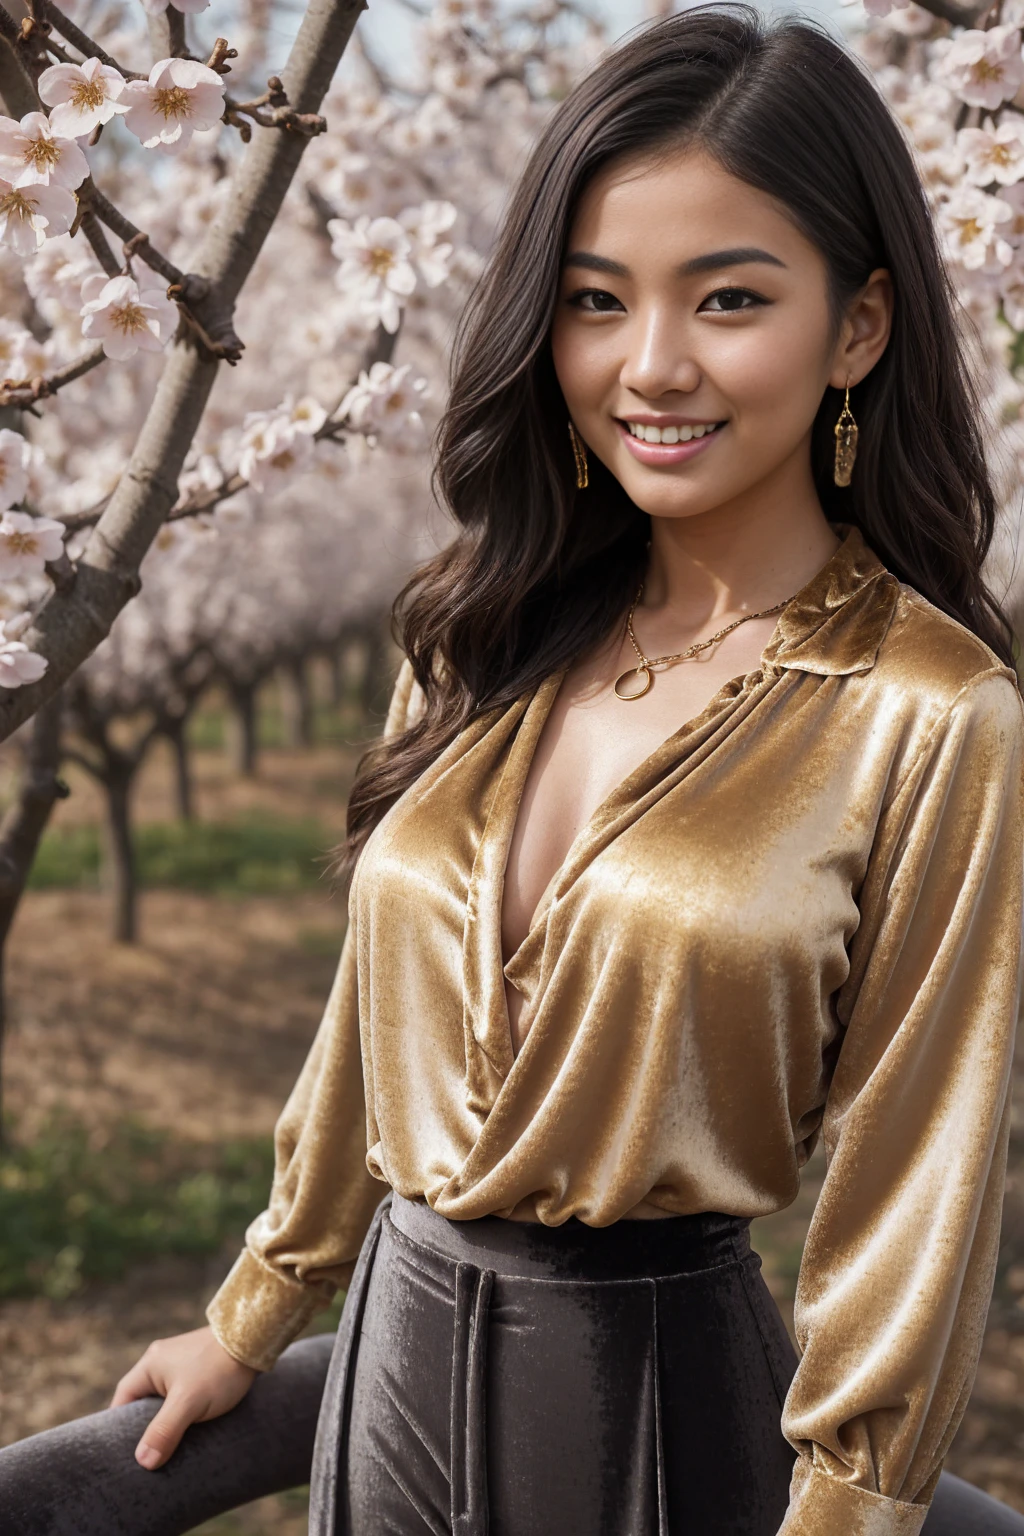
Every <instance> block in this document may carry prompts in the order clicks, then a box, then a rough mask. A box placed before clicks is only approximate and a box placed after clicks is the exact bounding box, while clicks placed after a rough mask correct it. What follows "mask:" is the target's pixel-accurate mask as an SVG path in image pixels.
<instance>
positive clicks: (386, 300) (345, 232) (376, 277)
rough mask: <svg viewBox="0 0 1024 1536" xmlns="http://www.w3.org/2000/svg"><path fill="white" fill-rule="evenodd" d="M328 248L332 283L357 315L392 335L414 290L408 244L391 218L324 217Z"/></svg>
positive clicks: (400, 229) (414, 279) (410, 251)
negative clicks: (334, 262)
mask: <svg viewBox="0 0 1024 1536" xmlns="http://www.w3.org/2000/svg"><path fill="white" fill-rule="evenodd" d="M327 230H328V233H329V234H330V236H331V250H332V251H333V252H334V254H335V256H337V257H339V258H340V262H341V265H340V266H339V267H338V270H337V273H336V274H335V281H336V282H337V284H338V287H339V288H340V289H341V290H342V292H343V293H346V294H348V295H349V296H350V297H351V298H353V299H354V300H355V301H356V303H357V304H358V305H359V308H360V311H361V312H362V313H363V314H364V315H366V316H367V318H368V319H370V318H372V319H373V320H374V321H379V322H380V324H381V325H382V326H383V327H384V329H385V330H386V331H389V332H390V333H391V335H392V336H393V335H394V334H395V332H396V331H397V330H398V321H399V317H400V315H401V310H402V306H401V303H400V302H399V301H400V300H404V299H406V298H407V297H408V296H409V294H410V293H412V292H413V290H414V289H415V287H416V272H415V270H414V268H413V266H412V264H411V262H410V260H409V258H410V255H411V253H412V244H411V242H410V240H409V238H408V236H407V235H406V233H405V230H404V229H403V228H402V226H401V224H399V223H398V221H397V220H396V219H371V218H370V217H369V216H368V215H367V214H364V215H363V216H362V218H359V219H357V220H356V222H355V224H354V225H353V224H349V222H348V220H347V219H329V220H328V222H327Z"/></svg>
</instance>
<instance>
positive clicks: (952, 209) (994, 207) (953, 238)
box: [939, 186, 1013, 272]
mask: <svg viewBox="0 0 1024 1536" xmlns="http://www.w3.org/2000/svg"><path fill="white" fill-rule="evenodd" d="M1012 217H1013V209H1012V208H1011V207H1010V205H1009V203H1007V202H1004V201H1003V200H1002V198H998V197H990V196H989V194H988V193H987V192H982V191H980V190H979V189H978V188H977V187H968V186H960V187H957V189H956V190H955V192H954V193H953V195H952V197H950V198H949V199H948V201H947V202H945V203H944V204H943V205H942V206H941V208H940V209H939V227H940V229H941V230H942V231H943V233H944V234H945V236H946V244H947V248H948V250H949V253H950V255H951V257H952V258H953V259H954V260H955V261H958V262H959V263H960V264H961V266H963V267H966V268H967V270H968V271H982V270H984V271H989V272H991V271H999V270H1000V269H1001V268H1003V267H1008V266H1009V265H1010V262H1011V260H1012V259H1013V250H1012V248H1011V246H1010V245H1009V243H1008V242H1007V240H1006V239H1005V238H1004V237H1003V236H1002V235H1000V234H998V233H997V227H998V226H1000V225H1003V224H1006V223H1008V222H1009V221H1010V219H1012Z"/></svg>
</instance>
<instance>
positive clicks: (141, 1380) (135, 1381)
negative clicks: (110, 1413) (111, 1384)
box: [110, 1356, 164, 1408]
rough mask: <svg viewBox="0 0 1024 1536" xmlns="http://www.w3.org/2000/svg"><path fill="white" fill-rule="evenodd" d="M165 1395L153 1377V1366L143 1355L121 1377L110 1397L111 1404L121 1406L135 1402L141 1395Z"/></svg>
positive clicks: (116, 1406)
mask: <svg viewBox="0 0 1024 1536" xmlns="http://www.w3.org/2000/svg"><path fill="white" fill-rule="evenodd" d="M163 1395H164V1394H163V1393H162V1392H161V1390H160V1388H159V1387H158V1386H157V1383H156V1381H155V1380H154V1378H153V1371H152V1367H151V1366H150V1365H149V1364H147V1362H146V1358H145V1356H143V1357H142V1359H141V1360H138V1361H136V1363H135V1364H134V1365H133V1366H132V1368H131V1370H130V1371H128V1372H127V1373H126V1374H125V1375H124V1376H122V1377H121V1380H120V1381H119V1382H118V1384H117V1386H116V1388H115V1389H114V1395H113V1397H112V1398H111V1399H110V1406H111V1408H121V1407H123V1406H124V1404H125V1403H134V1402H135V1401H137V1399H138V1398H140V1397H163Z"/></svg>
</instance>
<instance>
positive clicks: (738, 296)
mask: <svg viewBox="0 0 1024 1536" xmlns="http://www.w3.org/2000/svg"><path fill="white" fill-rule="evenodd" d="M716 300H717V303H716V302H715V301H716ZM764 302H765V300H764V299H762V298H761V296H760V294H757V293H751V291H750V289H749V288H718V289H716V291H715V292H714V293H709V294H708V296H707V298H706V299H705V300H704V303H703V304H702V305H701V308H702V309H705V308H710V310H711V313H712V314H715V313H719V314H735V313H736V312H737V311H738V310H742V309H753V308H754V307H755V306H756V305H758V304H763V303H764Z"/></svg>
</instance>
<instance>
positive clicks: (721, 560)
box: [642, 466, 840, 626]
mask: <svg viewBox="0 0 1024 1536" xmlns="http://www.w3.org/2000/svg"><path fill="white" fill-rule="evenodd" d="M787 478H789V477H787ZM839 543H840V540H839V539H838V538H837V536H836V534H835V533H834V532H833V530H832V527H831V525H830V524H829V522H828V520H827V519H826V517H825V514H824V512H823V511H822V508H821V503H820V502H819V501H818V498H817V495H816V493H815V490H814V485H813V482H812V481H811V478H810V470H809V466H808V470H807V475H806V483H805V484H803V485H800V486H794V485H792V484H789V485H787V484H780V485H778V486H763V485H762V486H757V487H755V488H754V489H753V490H752V491H751V492H749V493H747V494H746V495H744V496H743V497H740V498H737V499H736V500H734V501H730V502H727V503H725V504H723V505H721V506H718V507H714V508H712V509H711V510H709V511H707V512H701V513H697V514H695V515H693V516H690V517H687V516H680V517H652V519H651V553H650V560H649V563H648V570H647V575H646V578H645V580H644V593H643V600H642V601H643V606H644V608H648V609H670V610H671V611H672V612H673V613H674V614H675V615H677V616H678V617H679V618H681V619H683V620H684V621H688V622H690V623H693V624H694V625H695V626H696V625H699V624H706V623H708V622H710V621H712V620H714V619H716V618H718V617H719V616H725V615H736V614H739V613H744V612H746V613H749V612H758V611H759V610H761V609H762V608H768V607H770V606H772V604H774V603H777V602H780V601H781V600H782V599H784V598H789V597H792V596H793V595H794V593H796V592H798V591H799V590H800V588H801V587H803V586H805V585H806V584H807V582H809V581H810V580H811V578H812V577H813V576H814V575H816V574H817V572H818V571H820V570H821V567H822V566H823V565H824V564H825V563H826V562H827V561H828V560H829V558H830V557H831V556H832V555H833V554H834V553H835V551H836V550H837V549H838V547H839Z"/></svg>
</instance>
